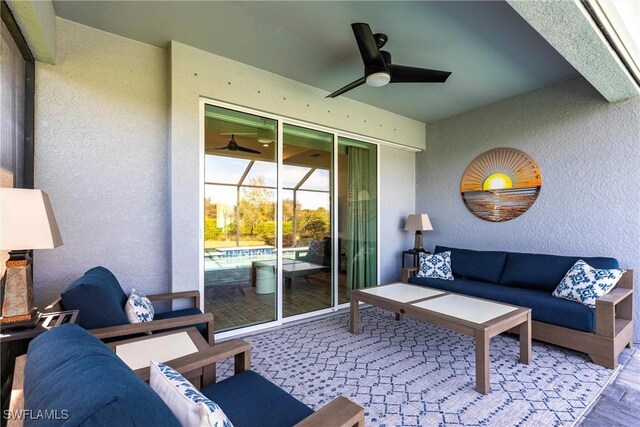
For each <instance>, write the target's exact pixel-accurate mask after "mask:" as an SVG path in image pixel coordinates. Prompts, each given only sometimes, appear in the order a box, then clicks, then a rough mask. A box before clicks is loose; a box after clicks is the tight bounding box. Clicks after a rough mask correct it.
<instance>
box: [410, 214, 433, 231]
mask: <svg viewBox="0 0 640 427" xmlns="http://www.w3.org/2000/svg"><path fill="white" fill-rule="evenodd" d="M404 229H405V230H420V231H428V230H433V227H432V226H431V221H429V215H427V214H410V215H409V216H408V217H407V222H406V223H405V225H404Z"/></svg>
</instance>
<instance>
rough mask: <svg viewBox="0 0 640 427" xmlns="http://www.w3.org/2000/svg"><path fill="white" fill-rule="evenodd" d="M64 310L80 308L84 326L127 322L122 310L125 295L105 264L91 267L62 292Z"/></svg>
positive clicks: (80, 320)
mask: <svg viewBox="0 0 640 427" xmlns="http://www.w3.org/2000/svg"><path fill="white" fill-rule="evenodd" d="M61 297H62V306H63V307H64V309H65V310H80V315H79V318H78V323H79V324H80V326H82V327H83V328H85V329H95V328H105V327H107V326H117V325H126V324H128V323H129V319H127V315H126V313H125V312H124V305H125V303H126V302H127V294H125V293H124V291H123V290H122V287H121V286H120V283H118V279H116V276H114V275H113V273H111V272H110V271H109V270H107V269H106V268H104V267H94V268H92V269H91V270H89V271H87V272H86V273H84V276H82V277H81V278H79V279H78V280H76V281H75V282H73V283H72V284H70V285H69V286H67V288H66V289H65V290H64V292H62V295H61Z"/></svg>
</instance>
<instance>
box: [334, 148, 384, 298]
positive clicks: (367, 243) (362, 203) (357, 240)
mask: <svg viewBox="0 0 640 427" xmlns="http://www.w3.org/2000/svg"><path fill="white" fill-rule="evenodd" d="M377 177H378V172H377V147H376V146H375V145H373V144H368V143H364V142H361V141H356V140H353V139H348V138H343V137H340V138H338V233H339V235H338V241H339V242H340V246H339V247H340V256H339V258H340V261H339V270H338V289H339V292H338V302H339V303H340V304H341V303H345V302H348V301H349V295H350V293H351V290H352V289H359V288H365V287H369V286H375V285H377V283H378V264H377V260H378V249H377V248H378V246H377V245H378V234H377V229H378V212H377V206H378V201H377V197H378V196H377Z"/></svg>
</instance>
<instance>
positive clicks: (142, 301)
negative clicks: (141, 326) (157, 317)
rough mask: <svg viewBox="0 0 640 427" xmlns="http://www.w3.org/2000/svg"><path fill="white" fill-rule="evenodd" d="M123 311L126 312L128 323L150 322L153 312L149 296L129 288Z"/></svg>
mask: <svg viewBox="0 0 640 427" xmlns="http://www.w3.org/2000/svg"><path fill="white" fill-rule="evenodd" d="M124 311H125V312H126V313H127V319H129V323H142V322H150V321H152V320H153V315H154V313H155V311H154V309H153V304H151V301H150V300H149V298H147V297H146V296H145V295H144V294H143V293H142V292H140V291H136V290H135V289H131V295H129V299H128V300H127V303H126V304H125V308H124Z"/></svg>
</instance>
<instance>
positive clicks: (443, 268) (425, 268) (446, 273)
mask: <svg viewBox="0 0 640 427" xmlns="http://www.w3.org/2000/svg"><path fill="white" fill-rule="evenodd" d="M416 277H429V278H431V279H443V280H453V274H452V273H451V251H446V252H440V253H438V254H435V255H429V254H427V253H425V252H420V267H419V268H418V272H417V273H416Z"/></svg>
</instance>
